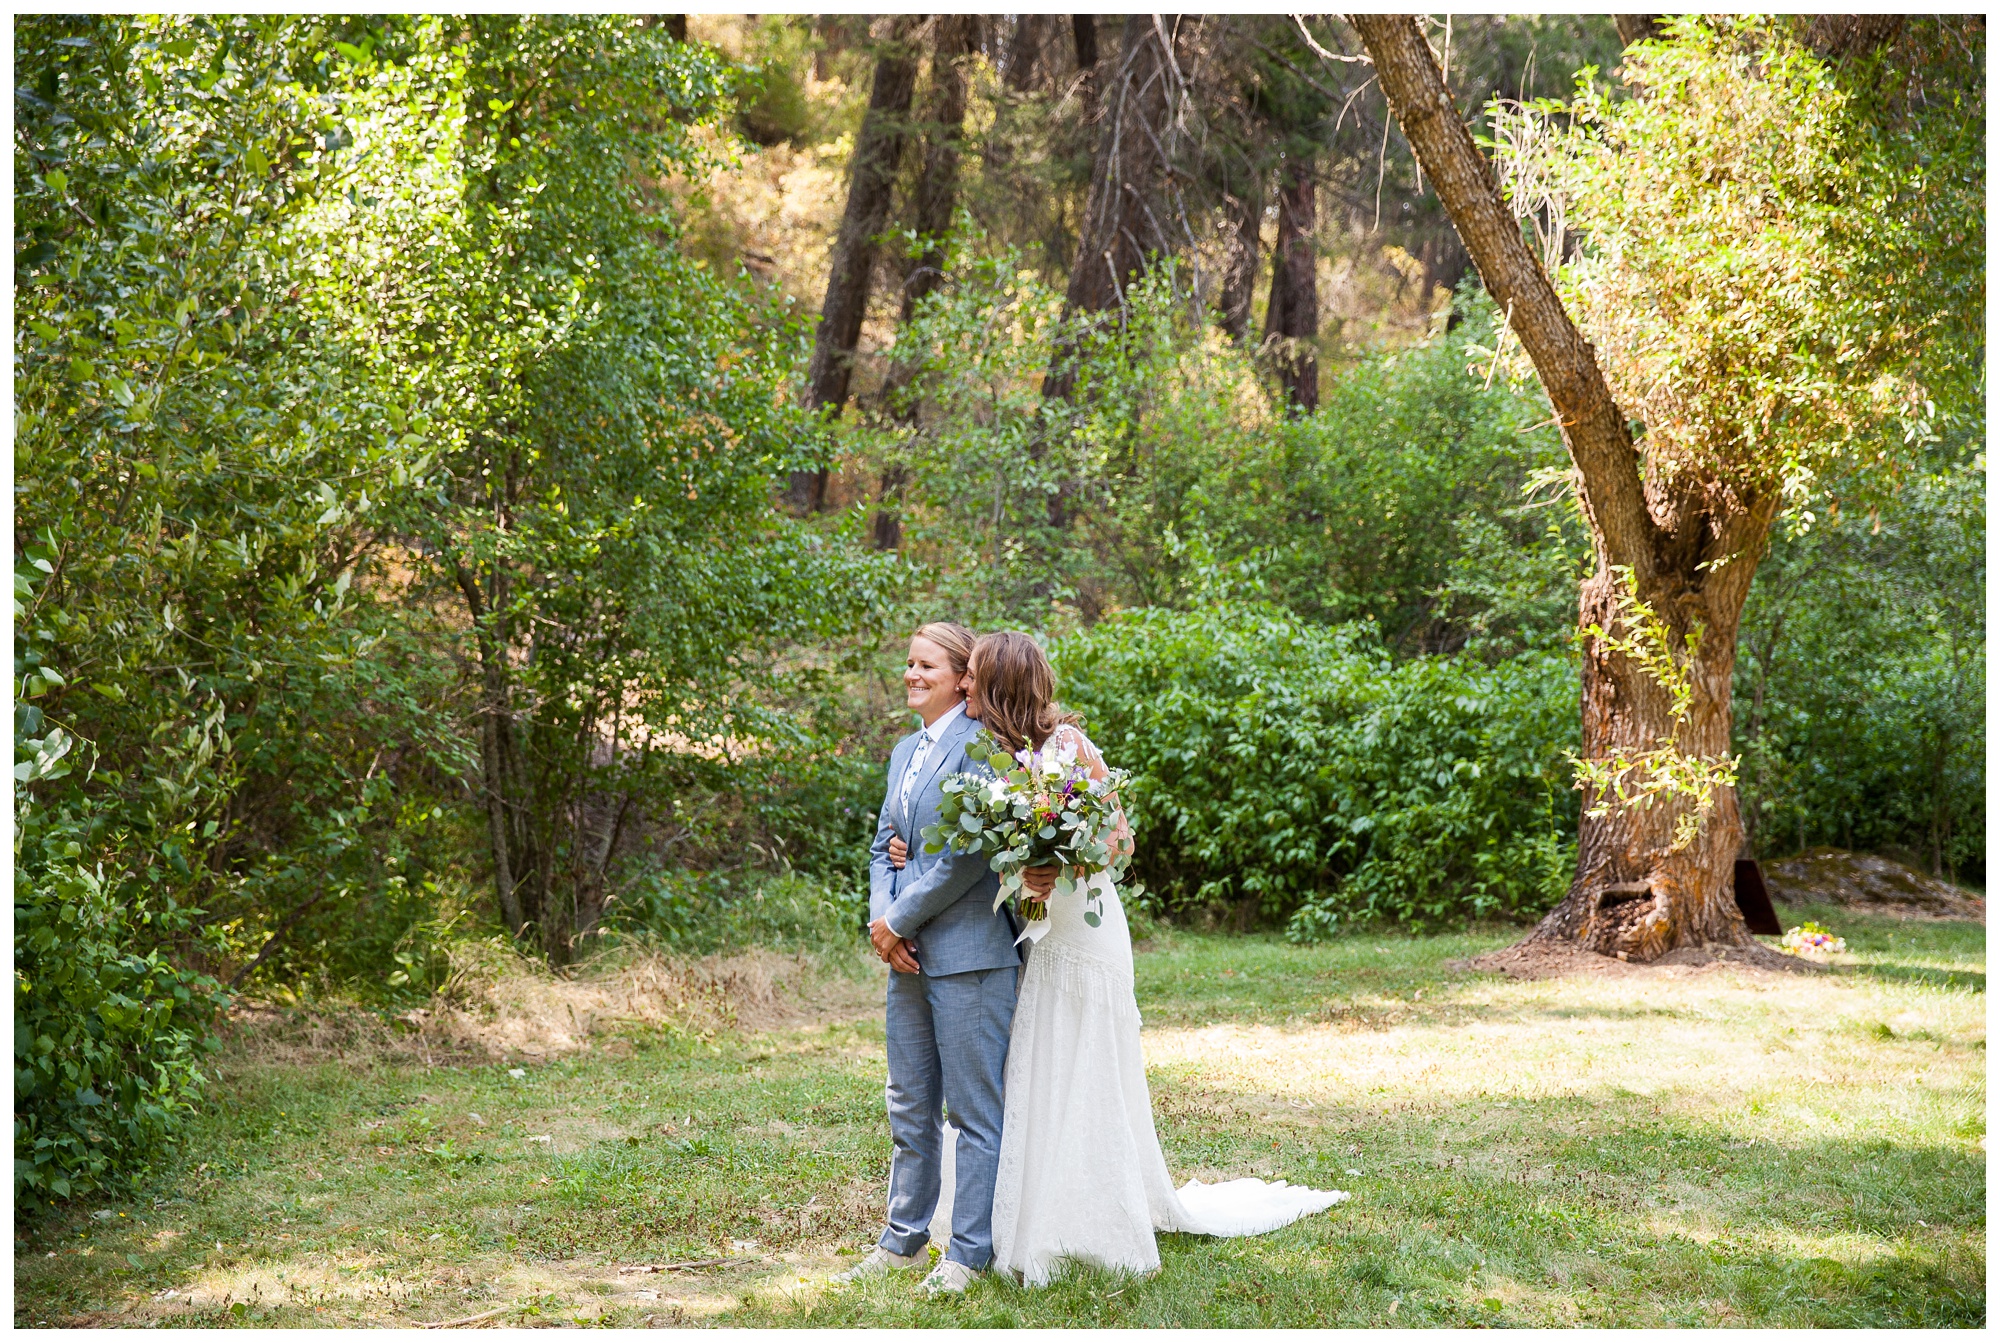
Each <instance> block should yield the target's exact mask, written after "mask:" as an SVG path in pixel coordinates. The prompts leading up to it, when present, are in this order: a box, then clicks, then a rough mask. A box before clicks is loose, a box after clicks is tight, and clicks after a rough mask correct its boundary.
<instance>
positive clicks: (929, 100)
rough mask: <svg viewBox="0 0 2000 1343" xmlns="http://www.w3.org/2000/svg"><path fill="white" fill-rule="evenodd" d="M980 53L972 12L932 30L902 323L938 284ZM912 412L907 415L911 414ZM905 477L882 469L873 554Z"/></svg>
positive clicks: (910, 371) (889, 541) (891, 525)
mask: <svg viewBox="0 0 2000 1343" xmlns="http://www.w3.org/2000/svg"><path fill="white" fill-rule="evenodd" d="M978 51H979V18H978V16H977V15H972V14H940V15H938V17H937V19H936V21H935V24H934V27H933V29H932V44H931V82H930V90H929V92H928V94H927V96H926V97H925V100H924V109H923V115H922V118H921V120H922V125H923V131H924V155H923V164H924V166H923V170H922V172H921V173H919V175H918V177H917V188H916V193H915V196H914V198H913V199H912V201H911V204H910V211H909V223H910V228H911V231H912V232H914V233H915V234H916V235H917V236H918V237H920V238H923V239H925V240H926V241H927V245H926V246H925V248H924V250H923V251H922V252H921V253H919V254H918V255H917V256H915V257H913V258H911V259H910V262H909V264H908V265H907V266H906V267H905V269H904V271H903V310H902V314H901V322H902V325H903V326H905V327H907V326H908V325H909V324H910V319H911V317H913V316H915V314H916V310H917V304H918V303H920V302H922V301H923V299H924V298H925V297H926V296H927V295H929V294H932V293H935V292H936V291H937V289H938V287H939V286H940V285H942V284H943V283H944V236H945V234H946V233H948V232H950V230H951V216H952V211H954V210H955V209H957V208H958V165H959V158H960V155H961V153H962V152H963V148H964V143H965V99H966V78H965V62H966V61H968V60H969V59H970V58H971V57H972V56H974V55H976V54H977V53H978ZM916 373H917V364H916V362H915V361H908V362H899V363H895V364H892V365H891V366H890V369H889V382H888V387H887V388H886V389H885V390H886V391H887V393H888V394H889V396H890V397H891V398H893V397H894V396H895V395H896V394H897V393H899V392H901V391H902V390H903V389H904V388H906V387H908V386H909V384H910V381H911V379H913V378H915V377H916ZM912 413H914V412H912ZM908 480H909V473H908V472H907V471H905V470H904V469H903V468H902V467H901V466H899V465H894V464H891V465H889V466H886V467H884V468H883V469H882V479H881V485H880V488H879V489H878V490H877V491H876V495H875V499H876V504H875V517H874V519H873V526H872V528H871V531H872V539H873V541H874V544H875V548H876V549H877V550H896V549H899V548H900V547H901V546H902V544H903V520H902V515H901V513H900V512H899V511H898V505H899V503H900V497H899V496H900V495H901V492H902V488H903V486H904V485H905V484H907V483H908Z"/></svg>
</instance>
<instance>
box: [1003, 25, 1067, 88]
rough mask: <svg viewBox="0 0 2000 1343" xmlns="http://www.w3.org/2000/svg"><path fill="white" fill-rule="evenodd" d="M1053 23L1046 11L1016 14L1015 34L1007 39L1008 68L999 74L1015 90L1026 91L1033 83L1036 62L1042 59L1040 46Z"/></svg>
mask: <svg viewBox="0 0 2000 1343" xmlns="http://www.w3.org/2000/svg"><path fill="white" fill-rule="evenodd" d="M1054 23H1055V20H1054V19H1053V18H1052V17H1051V16H1049V15H1047V14H1020V15H1017V16H1015V19H1014V35H1013V38H1012V39H1011V40H1010V41H1009V42H1008V43H1007V69H1006V71H1005V73H1004V74H1003V75H1002V76H1001V78H1002V79H1003V80H1005V82H1006V84H1007V87H1008V88H1010V89H1012V90H1013V91H1014V92H1016V93H1026V92H1027V91H1028V90H1029V89H1030V88H1032V87H1033V86H1034V82H1035V66H1036V65H1037V64H1038V63H1039V62H1040V61H1041V57H1042V47H1043V46H1044V45H1045V44H1046V43H1047V42H1048V37H1049V30H1050V28H1051V27H1052V26H1053V25H1054Z"/></svg>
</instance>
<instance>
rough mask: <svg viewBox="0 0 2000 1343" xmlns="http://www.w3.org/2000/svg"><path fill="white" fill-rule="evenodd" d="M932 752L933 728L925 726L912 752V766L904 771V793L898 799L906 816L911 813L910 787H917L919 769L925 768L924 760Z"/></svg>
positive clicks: (918, 735)
mask: <svg viewBox="0 0 2000 1343" xmlns="http://www.w3.org/2000/svg"><path fill="white" fill-rule="evenodd" d="M930 754H931V730H930V729H929V728H925V729H924V730H923V731H922V732H920V733H918V734H917V744H916V747H915V749H914V750H912V751H911V752H910V767H909V768H908V769H906V770H904V771H903V790H902V794H901V796H899V797H898V798H897V799H896V803H897V805H898V806H899V807H901V808H902V811H903V814H904V815H905V816H908V815H909V814H910V789H912V788H914V787H916V784H917V771H918V770H919V769H921V768H923V764H924V761H926V760H928V759H929V758H930Z"/></svg>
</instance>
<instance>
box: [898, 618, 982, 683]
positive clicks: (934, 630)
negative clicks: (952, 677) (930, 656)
mask: <svg viewBox="0 0 2000 1343" xmlns="http://www.w3.org/2000/svg"><path fill="white" fill-rule="evenodd" d="M910 637H911V638H913V639H929V640H930V641H931V642H932V643H934V644H936V645H937V646H938V647H939V648H941V649H943V650H944V655H945V659H946V660H947V661H949V662H950V663H951V669H952V670H953V671H954V672H957V673H958V674H959V675H960V676H963V675H965V669H966V668H967V667H969V666H971V665H972V649H973V646H974V645H975V644H977V643H978V642H979V636H978V635H976V634H974V633H973V632H972V631H971V630H969V629H967V628H966V627H965V626H963V625H961V624H959V623H958V622H957V621H956V620H933V621H932V622H931V623H930V624H928V625H919V626H918V627H917V632H916V633H915V634H913V635H911V636H910Z"/></svg>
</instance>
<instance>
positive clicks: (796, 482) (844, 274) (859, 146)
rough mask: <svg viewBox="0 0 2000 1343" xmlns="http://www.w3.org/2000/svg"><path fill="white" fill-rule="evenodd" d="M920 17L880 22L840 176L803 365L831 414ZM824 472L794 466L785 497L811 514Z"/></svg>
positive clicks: (852, 341) (885, 190)
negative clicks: (839, 198)
mask: <svg viewBox="0 0 2000 1343" xmlns="http://www.w3.org/2000/svg"><path fill="white" fill-rule="evenodd" d="M919 17H920V16H916V15H897V16H896V17H895V18H894V19H892V20H890V21H889V22H888V24H887V31H886V33H884V34H883V41H882V43H881V45H880V47H879V48H878V50H877V54H876V58H875V82H874V85H873V87H872V88H871V89H870V91H869V95H868V110H867V112H866V113H865V114H864V115H863V116H862V119H861V133H860V135H859V136H858V137H856V140H855V144H854V158H853V162H852V164H851V165H850V168H849V172H848V179H847V208H846V211H845V213H843V214H842V216H841V220H840V233H839V235H838V237H837V238H836V239H835V241H834V244H833V258H832V263H831V265H830V266H829V270H828V275H827V280H826V300H825V302H824V303H822V304H821V306H820V317H819V328H818V330H817V331H815V332H814V335H813V353H812V363H811V364H810V365H809V366H808V368H807V370H806V405H807V407H808V408H809V409H811V410H817V411H820V412H823V413H826V414H829V415H838V414H839V413H840V411H841V409H842V407H844V406H845V405H846V404H847V394H848V387H849V384H850V382H851V381H852V379H853V376H854V349H855V346H856V345H857V344H858V343H859V342H860V339H861V322H862V319H863V318H864V317H865V316H867V313H868V287H869V282H870V280H871V279H872V278H873V276H874V270H875V256H876V252H877V243H876V239H877V238H878V236H879V235H880V234H881V232H882V229H883V227H884V226H885V225H887V224H888V222H889V201H890V193H891V191H892V190H893V189H894V187H895V182H896V169H897V166H898V165H899V164H900V163H901V162H902V158H903V150H904V147H905V145H906V144H907V142H908V139H909V120H910V99H911V96H912V95H913V94H914V93H915V91H916V83H917V59H916V53H915V52H914V51H913V50H911V47H910V42H909V38H910V35H911V33H912V32H913V31H914V28H915V25H916V22H917V20H918V18H919ZM826 478H827V477H826V471H825V470H824V469H821V470H818V471H794V472H793V473H792V478H791V487H790V489H789V490H788V492H787V497H788V499H789V502H790V503H791V504H792V505H793V506H794V507H795V508H798V509H801V510H803V511H807V512H811V511H816V510H818V509H820V508H823V507H825V505H826Z"/></svg>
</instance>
